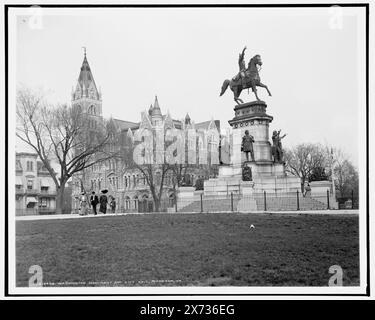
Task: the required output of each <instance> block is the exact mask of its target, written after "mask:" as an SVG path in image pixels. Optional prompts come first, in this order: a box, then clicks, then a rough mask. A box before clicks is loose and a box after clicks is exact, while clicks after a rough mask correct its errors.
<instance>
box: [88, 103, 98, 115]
mask: <svg viewBox="0 0 375 320" xmlns="http://www.w3.org/2000/svg"><path fill="white" fill-rule="evenodd" d="M87 113H88V114H92V115H96V110H95V106H94V105H92V106H90V107H89V109H88V110H87Z"/></svg>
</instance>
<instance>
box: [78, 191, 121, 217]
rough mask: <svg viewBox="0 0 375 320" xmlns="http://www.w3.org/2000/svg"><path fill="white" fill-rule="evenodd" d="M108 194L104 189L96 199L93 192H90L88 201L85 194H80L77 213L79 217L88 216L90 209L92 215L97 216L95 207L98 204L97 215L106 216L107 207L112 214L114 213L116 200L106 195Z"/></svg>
mask: <svg viewBox="0 0 375 320" xmlns="http://www.w3.org/2000/svg"><path fill="white" fill-rule="evenodd" d="M107 192H108V190H107V189H104V190H102V191H101V194H100V197H98V196H97V195H96V194H95V191H92V192H91V196H90V200H89V199H88V198H87V195H86V192H82V193H81V196H80V201H79V204H80V206H79V211H80V213H79V214H80V215H88V214H89V211H90V208H91V210H92V213H93V214H94V215H97V214H98V213H97V206H98V204H99V213H103V214H106V213H107V207H108V205H109V207H110V209H111V211H112V213H115V212H116V200H115V198H114V197H112V196H108V197H107V195H106V193H107Z"/></svg>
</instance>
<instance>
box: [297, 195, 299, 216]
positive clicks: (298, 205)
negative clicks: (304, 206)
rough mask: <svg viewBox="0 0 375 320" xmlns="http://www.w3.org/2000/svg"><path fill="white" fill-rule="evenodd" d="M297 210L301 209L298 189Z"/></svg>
mask: <svg viewBox="0 0 375 320" xmlns="http://www.w3.org/2000/svg"><path fill="white" fill-rule="evenodd" d="M297 211H299V190H297Z"/></svg>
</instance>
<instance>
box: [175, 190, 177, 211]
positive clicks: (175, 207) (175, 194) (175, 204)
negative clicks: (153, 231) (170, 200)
mask: <svg viewBox="0 0 375 320" xmlns="http://www.w3.org/2000/svg"><path fill="white" fill-rule="evenodd" d="M174 209H175V212H177V195H176V194H175V195H174Z"/></svg>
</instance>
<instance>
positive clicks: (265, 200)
mask: <svg viewBox="0 0 375 320" xmlns="http://www.w3.org/2000/svg"><path fill="white" fill-rule="evenodd" d="M263 197H264V211H267V196H266V190H264V191H263Z"/></svg>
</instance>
